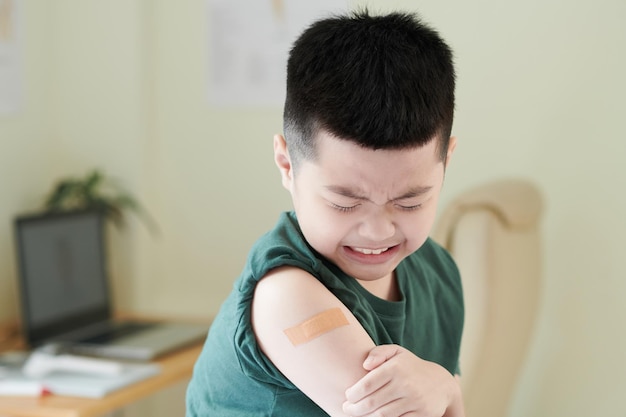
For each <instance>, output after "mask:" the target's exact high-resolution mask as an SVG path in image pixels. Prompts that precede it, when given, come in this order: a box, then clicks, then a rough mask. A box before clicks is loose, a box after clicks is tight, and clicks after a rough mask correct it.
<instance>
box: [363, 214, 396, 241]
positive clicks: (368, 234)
mask: <svg viewBox="0 0 626 417" xmlns="http://www.w3.org/2000/svg"><path fill="white" fill-rule="evenodd" d="M395 232H396V226H395V223H394V221H393V216H392V215H391V213H389V212H388V211H387V210H385V209H384V208H380V209H378V210H375V211H374V212H372V213H369V214H368V215H367V216H366V217H364V218H363V220H362V221H361V224H360V226H359V233H360V235H361V236H363V237H364V238H366V239H368V240H370V241H372V242H383V241H385V240H387V239H390V238H392V237H393V235H394V234H395Z"/></svg>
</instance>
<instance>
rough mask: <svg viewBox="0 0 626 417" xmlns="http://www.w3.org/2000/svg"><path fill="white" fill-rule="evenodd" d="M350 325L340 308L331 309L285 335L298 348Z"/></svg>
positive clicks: (293, 328)
mask: <svg viewBox="0 0 626 417" xmlns="http://www.w3.org/2000/svg"><path fill="white" fill-rule="evenodd" d="M348 324H350V323H348V319H347V318H346V316H345V315H344V314H343V313H342V311H341V309H340V308H331V309H330V310H326V311H322V312H321V313H319V314H317V315H315V316H313V317H311V318H310V319H308V320H305V321H303V322H302V323H300V324H298V325H297V326H294V327H290V328H288V329H285V334H286V335H287V337H288V338H289V341H290V342H291V344H293V345H294V346H298V345H301V344H303V343H306V342H309V341H311V340H313V339H315V338H316V337H318V336H321V335H323V334H324V333H327V332H329V331H331V330H333V329H336V328H338V327H341V326H346V325H348Z"/></svg>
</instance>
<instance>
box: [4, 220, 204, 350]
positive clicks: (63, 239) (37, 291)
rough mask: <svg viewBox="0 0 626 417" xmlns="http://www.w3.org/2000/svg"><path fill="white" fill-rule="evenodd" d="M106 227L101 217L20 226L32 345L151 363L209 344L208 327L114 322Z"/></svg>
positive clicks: (25, 321)
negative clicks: (172, 352)
mask: <svg viewBox="0 0 626 417" xmlns="http://www.w3.org/2000/svg"><path fill="white" fill-rule="evenodd" d="M105 222H106V219H105V217H104V215H103V213H102V212H100V211H95V210H81V211H68V212H59V213H45V214H38V215H24V216H19V217H17V218H16V219H15V222H14V228H15V236H16V254H17V258H18V277H19V284H20V285H19V289H20V301H21V309H22V330H23V334H24V337H25V339H26V342H27V343H28V344H29V346H31V347H33V348H37V347H42V346H44V345H46V346H61V347H62V350H63V351H64V352H66V353H72V354H82V355H90V356H99V357H106V358H114V359H128V360H138V361H150V360H152V359H155V358H157V357H159V356H161V355H164V354H166V353H168V352H171V351H173V350H175V349H179V348H182V347H184V346H187V345H190V344H193V343H197V342H199V341H201V340H203V339H204V338H205V337H206V335H207V333H208V328H209V325H208V324H198V323H185V322H178V321H177V322H173V321H168V322H145V321H129V320H124V321H123V320H119V319H116V318H114V317H113V309H112V305H113V304H112V300H111V291H110V288H109V287H110V285H109V284H110V282H109V276H108V274H107V263H108V259H107V251H106V239H105Z"/></svg>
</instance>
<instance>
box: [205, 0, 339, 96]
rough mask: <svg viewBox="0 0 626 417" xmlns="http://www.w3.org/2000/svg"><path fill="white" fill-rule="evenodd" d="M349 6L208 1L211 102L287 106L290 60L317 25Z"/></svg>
mask: <svg viewBox="0 0 626 417" xmlns="http://www.w3.org/2000/svg"><path fill="white" fill-rule="evenodd" d="M347 3H348V2H347V0H343V1H342V0H315V1H311V0H208V14H209V20H208V25H209V30H208V32H207V34H208V36H209V41H208V46H209V54H208V56H209V65H208V72H209V74H208V80H209V83H208V90H209V102H210V103H211V104H212V105H214V106H217V107H274V106H278V107H280V106H282V105H283V103H284V100H285V79H286V65H287V55H288V52H289V49H290V48H291V44H292V43H293V41H294V40H295V39H296V38H297V36H298V35H299V34H300V33H301V32H302V31H303V30H304V29H305V28H306V27H307V26H308V25H309V24H310V23H312V22H313V21H314V20H316V19H318V18H322V17H326V16H328V15H330V14H333V13H338V12H345V11H346V10H347V7H348V5H347Z"/></svg>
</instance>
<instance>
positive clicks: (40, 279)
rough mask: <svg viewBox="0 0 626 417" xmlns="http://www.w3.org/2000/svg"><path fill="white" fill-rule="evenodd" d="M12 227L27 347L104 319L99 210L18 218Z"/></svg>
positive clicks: (106, 312) (106, 303) (106, 315)
mask: <svg viewBox="0 0 626 417" xmlns="http://www.w3.org/2000/svg"><path fill="white" fill-rule="evenodd" d="M15 227H16V237H17V255H18V260H19V276H20V290H21V291H20V293H21V306H22V322H23V328H24V329H23V330H24V334H25V336H26V338H27V341H28V342H29V343H30V344H31V345H36V344H38V343H39V342H43V341H45V340H46V339H50V338H53V337H54V336H56V335H59V334H62V333H65V332H68V331H72V330H75V329H77V328H79V327H83V326H85V325H86V324H89V323H91V322H97V321H101V320H105V319H107V318H109V315H110V302H109V289H108V284H107V271H106V268H107V265H106V256H105V255H106V253H105V249H106V248H105V239H104V216H103V215H102V213H101V212H97V211H73V212H63V213H54V214H44V215H39V216H29V217H20V218H17V219H16V221H15Z"/></svg>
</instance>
